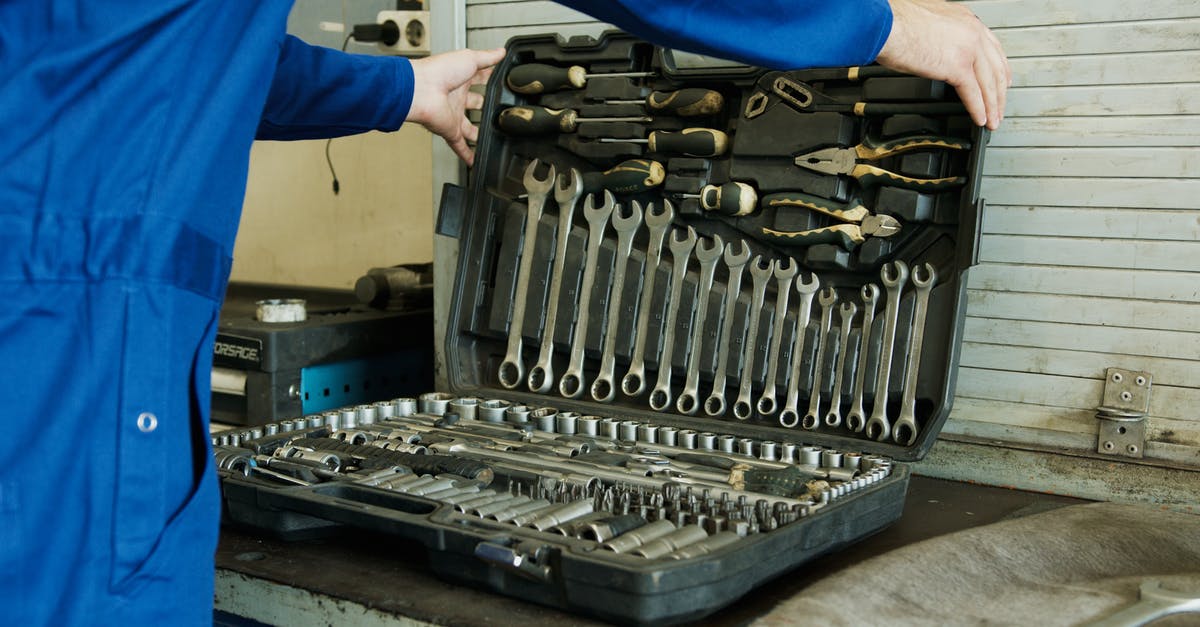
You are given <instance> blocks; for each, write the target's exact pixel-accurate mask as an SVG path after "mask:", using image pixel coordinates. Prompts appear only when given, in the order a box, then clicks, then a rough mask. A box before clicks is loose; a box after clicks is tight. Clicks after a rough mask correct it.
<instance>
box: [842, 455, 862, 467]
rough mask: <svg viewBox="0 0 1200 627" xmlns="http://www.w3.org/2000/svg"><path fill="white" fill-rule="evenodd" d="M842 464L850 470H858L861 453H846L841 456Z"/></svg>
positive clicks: (860, 464)
mask: <svg viewBox="0 0 1200 627" xmlns="http://www.w3.org/2000/svg"><path fill="white" fill-rule="evenodd" d="M842 466H843V467H844V468H848V469H850V470H858V469H859V468H862V454H860V453H846V454H845V455H843V456H842Z"/></svg>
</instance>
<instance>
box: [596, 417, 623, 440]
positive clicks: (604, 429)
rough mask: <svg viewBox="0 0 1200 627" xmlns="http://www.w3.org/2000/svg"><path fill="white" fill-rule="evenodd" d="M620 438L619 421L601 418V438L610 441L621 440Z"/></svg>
mask: <svg viewBox="0 0 1200 627" xmlns="http://www.w3.org/2000/svg"><path fill="white" fill-rule="evenodd" d="M618 436H620V424H619V423H618V421H617V420H616V419H613V418H601V419H600V437H602V438H606V439H609V440H616V439H619V437H618Z"/></svg>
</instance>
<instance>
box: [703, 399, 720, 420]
mask: <svg viewBox="0 0 1200 627" xmlns="http://www.w3.org/2000/svg"><path fill="white" fill-rule="evenodd" d="M704 413H705V414H708V416H709V417H712V418H716V417H718V416H724V415H725V397H724V396H718V395H716V394H713V395H712V396H710V397H708V398H706V399H704Z"/></svg>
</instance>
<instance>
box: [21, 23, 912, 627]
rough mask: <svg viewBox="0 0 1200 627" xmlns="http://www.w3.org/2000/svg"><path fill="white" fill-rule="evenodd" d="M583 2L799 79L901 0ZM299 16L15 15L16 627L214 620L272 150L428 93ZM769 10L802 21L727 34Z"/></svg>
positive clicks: (670, 39)
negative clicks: (245, 221) (294, 20)
mask: <svg viewBox="0 0 1200 627" xmlns="http://www.w3.org/2000/svg"><path fill="white" fill-rule="evenodd" d="M569 4H571V5H572V6H577V7H580V8H583V9H585V10H589V11H593V12H594V13H596V14H597V15H599V16H600V17H601V18H603V19H606V20H610V21H613V22H615V23H617V24H619V25H621V26H623V27H625V28H628V29H630V30H633V31H635V32H640V33H643V34H645V35H647V36H651V37H655V38H658V39H660V40H662V41H664V42H665V43H668V44H671V45H676V46H679V47H682V48H688V49H694V50H697V51H701V52H716V53H718V54H721V55H722V56H726V57H730V58H735V59H740V60H743V61H748V62H755V63H764V64H767V65H771V66H775V67H787V66H797V65H804V64H809V65H822V64H841V63H859V62H863V61H868V60H870V59H869V58H867V56H862V55H863V54H865V53H862V52H861V51H862V50H864V49H866V50H870V46H869V45H868V46H866V47H865V48H864V46H863V44H862V43H861V42H859V43H858V44H856V45H854V46H847V45H846V42H845V41H843V39H845V38H847V37H850V36H851V35H854V36H856V37H868V38H869V37H874V38H876V39H879V38H880V37H886V35H887V27H888V25H890V13H886V5H883V3H882V1H881V0H873V1H872V2H870V3H866V4H863V3H853V2H844V3H840V2H839V3H834V2H828V3H825V2H822V3H818V2H801V1H798V0H797V1H795V2H783V1H782V0H779V1H778V2H774V1H771V2H768V1H765V0H764V2H744V3H737V2H720V3H717V2H696V1H692V2H687V1H683V0H677V1H671V2H668V1H660V2H648V3H636V8H637V9H638V11H641V12H643V15H642V17H640V18H639V17H635V16H634V15H633V13H632V11H630V9H629V8H626V4H620V3H617V2H601V1H599V0H596V1H593V2H583V1H582V0H570V1H569ZM627 4H628V5H629V6H634V4H635V3H633V2H632V1H631V0H630V1H629V2H627ZM826 4H828V5H830V7H832V6H835V5H842V4H844V5H853V6H854V7H858V8H856V9H854V10H850V9H848V8H843V9H841V10H834V9H832V8H829V7H825V8H824V9H818V8H817V7H822V6H824V5H826ZM290 5H291V3H290V1H289V0H260V1H255V2H249V1H235V2H219V1H216V0H195V1H186V0H125V1H123V2H112V1H104V0H94V1H91V2H78V1H66V0H9V1H7V2H0V302H2V303H3V307H0V382H2V384H3V386H4V389H5V391H6V401H7V402H6V410H5V414H6V419H5V421H4V422H5V425H6V426H7V427H9V428H8V429H7V430H6V432H5V435H4V437H2V438H0V607H2V608H4V609H3V622H4V623H7V624H19V625H48V624H53V625H74V624H89V625H91V624H103V625H116V624H121V625H141V624H151V623H154V624H170V625H188V624H211V616H212V591H213V553H214V550H215V547H216V536H217V521H218V513H219V503H218V493H217V487H216V481H215V475H214V473H213V470H212V468H211V460H212V455H211V451H210V448H209V445H208V441H209V438H208V417H209V394H210V390H209V377H210V372H211V359H212V343H213V338H214V334H215V330H216V320H217V314H218V311H219V307H220V301H221V298H222V294H223V291H224V285H225V282H226V280H227V279H228V274H229V268H230V263H231V256H232V251H233V242H234V236H235V232H236V230H237V224H238V218H239V214H240V211H241V203H242V198H243V194H244V190H245V180H246V171H247V166H248V161H249V152H250V145H251V143H252V141H253V140H254V139H255V138H256V137H257V138H262V139H302V138H320V137H331V136H337V135H345V134H350V133H357V132H362V131H366V130H372V129H377V130H394V129H396V128H398V127H399V126H400V125H401V124H402V122H403V121H404V119H405V117H406V115H407V113H408V109H409V106H410V105H411V98H412V89H413V83H414V81H413V72H412V66H411V64H410V63H409V62H408V61H406V60H403V59H398V58H384V57H365V56H354V55H346V54H342V53H339V52H337V51H334V50H328V49H323V48H315V47H311V46H308V45H306V44H304V43H302V42H300V41H299V40H297V39H295V38H292V37H288V36H286V35H285V34H284V31H285V26H286V19H287V13H288V10H289V8H290ZM752 5H766V6H770V7H775V6H776V5H778V9H779V10H778V11H777V12H774V13H772V14H771V15H766V16H764V15H760V16H758V17H757V18H755V19H754V20H750V21H745V22H739V20H743V19H746V20H748V19H749V18H748V17H747V15H748V14H738V15H735V16H730V17H728V18H726V17H724V16H725V15H726V12H727V11H729V10H739V11H740V9H738V7H743V6H752ZM784 5H787V7H786V9H787V10H786V12H785V11H784V8H785V7H784ZM881 5H882V6H883V10H880V8H879V7H880V6H881ZM718 6H719V7H720V9H719V10H718V8H717V7H718ZM797 6H799V7H804V8H803V9H798V8H796V7H797ZM864 7H866V8H864ZM718 12H719V13H720V14H721V16H722V17H721V19H719V20H718V19H715V18H716V16H717V14H718ZM885 14H886V15H885ZM689 16H690V17H689ZM790 16H796V17H795V18H794V19H793V18H792V17H790ZM872 16H873V17H872ZM765 18H770V19H765ZM885 18H886V19H885ZM805 20H808V21H811V22H812V23H811V24H809V25H807V26H806V27H805V29H795V30H794V31H789V30H788V29H787V28H785V27H784V26H783V23H784V22H788V21H805ZM739 24H740V25H739ZM850 24H852V25H853V26H852V27H851V26H847V25H850ZM729 28H737V29H739V31H738V32H739V33H741V35H739V38H740V39H739V38H726V37H722V38H721V39H720V40H721V41H723V42H725V47H720V46H718V45H717V44H716V43H715V42H716V41H718V38H717V37H716V36H715V35H714V34H713V33H714V32H715V29H729ZM792 32H794V33H795V35H794V37H797V38H798V37H800V33H801V32H803V33H807V35H805V36H806V37H815V38H816V39H814V40H810V41H804V40H802V39H795V38H792V37H793V36H792V35H789V34H788V33H792ZM743 35H744V37H743ZM835 35H836V36H835ZM823 36H827V37H828V38H826V39H822V37H823ZM735 42H736V43H735ZM879 43H880V44H881V43H882V40H880V41H879ZM787 46H791V47H790V48H789V47H787ZM781 47H783V48H786V50H777V49H776V48H781ZM875 48H876V50H877V49H878V45H876V46H875ZM848 49H853V50H857V51H860V52H856V53H855V54H847V53H846V51H847V50H848ZM781 55H783V56H782V57H781ZM788 55H792V56H788ZM873 55H874V53H873V52H871V53H869V55H868V56H873ZM806 60H807V61H806Z"/></svg>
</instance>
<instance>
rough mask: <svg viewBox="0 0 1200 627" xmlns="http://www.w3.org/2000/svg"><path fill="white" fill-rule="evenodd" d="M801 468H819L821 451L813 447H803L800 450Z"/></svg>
mask: <svg viewBox="0 0 1200 627" xmlns="http://www.w3.org/2000/svg"><path fill="white" fill-rule="evenodd" d="M800 465H801V466H820V465H821V449H820V448H817V447H815V446H805V447H802V448H801V449H800Z"/></svg>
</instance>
